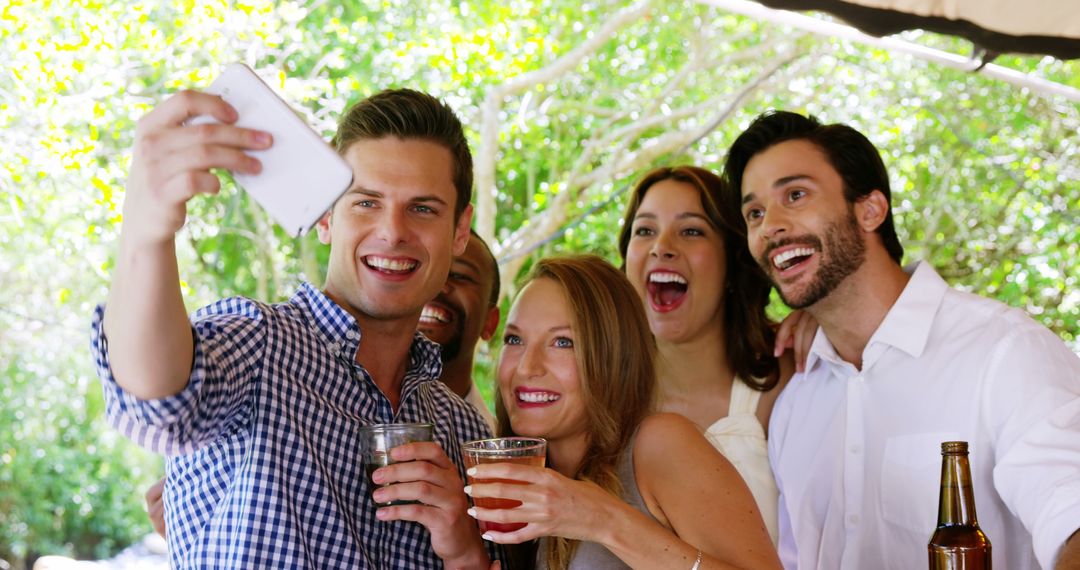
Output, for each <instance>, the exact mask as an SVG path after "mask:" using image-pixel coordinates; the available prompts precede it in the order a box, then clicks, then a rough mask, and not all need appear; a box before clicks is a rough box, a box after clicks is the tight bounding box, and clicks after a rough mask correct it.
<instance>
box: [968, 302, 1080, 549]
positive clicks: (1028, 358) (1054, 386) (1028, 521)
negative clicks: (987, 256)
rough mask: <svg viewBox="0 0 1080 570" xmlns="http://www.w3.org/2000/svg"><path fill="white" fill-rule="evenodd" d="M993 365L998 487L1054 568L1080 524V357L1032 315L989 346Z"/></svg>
mask: <svg viewBox="0 0 1080 570" xmlns="http://www.w3.org/2000/svg"><path fill="white" fill-rule="evenodd" d="M1025 320H1027V319H1025ZM987 371H988V383H987V390H986V394H985V395H984V397H986V398H988V400H989V401H988V402H986V403H985V404H986V407H985V409H987V410H988V411H989V412H988V414H987V418H986V419H987V421H988V422H991V424H992V427H991V430H992V432H993V433H994V435H995V459H996V462H995V466H994V486H995V488H996V489H997V491H998V494H999V495H1000V496H1001V498H1002V499H1003V500H1004V502H1005V504H1006V505H1007V506H1008V507H1009V509H1010V510H1011V511H1012V512H1013V513H1014V514H1015V515H1016V516H1017V517H1018V518H1019V519H1020V521H1021V522H1022V523H1023V524H1024V526H1025V527H1026V528H1027V529H1028V531H1030V532H1031V535H1032V539H1033V549H1034V551H1035V556H1036V558H1038V560H1039V564H1040V565H1041V566H1042V567H1043V568H1053V567H1054V561H1055V560H1056V558H1057V556H1058V553H1059V552H1060V550H1061V547H1062V545H1064V543H1065V541H1066V540H1067V539H1068V538H1069V536H1071V535H1072V534H1073V533H1074V532H1076V530H1077V528H1078V527H1080V358H1078V357H1077V355H1076V354H1074V353H1073V352H1072V351H1070V350H1069V349H1068V348H1067V347H1066V346H1065V344H1064V343H1063V342H1062V341H1061V339H1059V338H1058V337H1057V336H1055V335H1054V334H1053V333H1051V332H1050V331H1049V330H1047V329H1045V328H1044V327H1042V326H1040V325H1038V324H1036V323H1034V322H1032V321H1028V322H1025V323H1022V324H1020V325H1019V326H1016V327H1013V329H1012V332H1011V333H1010V334H1009V335H1008V336H1006V337H1005V338H1004V339H1002V340H1001V341H1000V343H999V345H998V347H997V349H996V350H994V351H992V352H991V353H990V359H989V363H988V368H987Z"/></svg>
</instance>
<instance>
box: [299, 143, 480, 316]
mask: <svg viewBox="0 0 1080 570" xmlns="http://www.w3.org/2000/svg"><path fill="white" fill-rule="evenodd" d="M344 158H345V160H346V161H347V162H348V163H349V164H350V165H351V166H352V168H353V185H352V187H351V188H350V189H349V191H348V192H347V193H346V194H345V195H344V196H342V197H341V198H340V199H339V200H338V201H337V203H336V204H334V208H333V210H331V212H330V214H329V215H328V216H327V217H326V218H324V219H323V220H322V221H320V222H319V225H318V231H319V239H320V240H321V241H322V242H323V243H327V244H330V263H329V266H328V268H327V277H326V287H325V289H326V293H327V295H328V296H329V297H330V298H332V299H334V301H335V302H337V303H338V304H339V305H341V306H342V307H344V308H345V309H346V310H348V311H349V312H350V313H352V314H353V315H354V316H356V317H357V318H358V319H361V320H362V319H365V318H370V319H375V320H379V321H392V320H397V319H406V320H413V321H412V322H413V323H415V319H416V318H417V317H418V316H419V314H420V310H421V308H422V307H423V306H424V304H425V303H426V302H427V301H428V300H430V299H432V298H433V297H435V295H436V294H437V293H438V292H439V289H440V288H442V287H443V285H444V284H445V283H446V278H447V273H448V270H449V267H450V263H451V258H452V257H453V255H455V254H460V253H461V252H462V251H463V250H464V249H465V244H466V241H467V240H468V237H469V230H468V227H469V221H470V219H471V209H466V211H465V213H464V214H462V216H461V217H460V218H459V219H455V215H454V202H455V200H456V198H457V191H456V190H455V188H454V183H453V170H452V165H451V156H450V152H449V151H448V150H447V149H446V148H445V147H443V146H441V145H439V144H436V143H432V142H428V141H426V140H420V139H399V138H395V137H384V138H379V139H360V140H358V141H356V142H354V143H352V144H351V145H350V146H349V147H348V149H347V150H346V152H345V155H344Z"/></svg>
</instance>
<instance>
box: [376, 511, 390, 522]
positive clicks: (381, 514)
mask: <svg viewBox="0 0 1080 570" xmlns="http://www.w3.org/2000/svg"><path fill="white" fill-rule="evenodd" d="M389 516H390V513H387V512H386V509H377V510H376V511H375V518H377V519H379V520H381V521H384V520H386V519H387V517H389Z"/></svg>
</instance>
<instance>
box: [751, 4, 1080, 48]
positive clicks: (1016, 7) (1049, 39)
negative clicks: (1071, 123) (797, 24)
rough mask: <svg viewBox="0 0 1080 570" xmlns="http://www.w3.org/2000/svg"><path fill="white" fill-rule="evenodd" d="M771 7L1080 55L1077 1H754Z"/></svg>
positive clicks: (885, 31) (875, 28) (884, 31)
mask: <svg viewBox="0 0 1080 570" xmlns="http://www.w3.org/2000/svg"><path fill="white" fill-rule="evenodd" d="M757 1H758V2H760V3H761V4H764V5H766V6H769V7H772V8H781V9H785V10H820V11H823V12H829V13H831V14H833V15H834V16H836V17H838V18H840V19H842V20H844V21H846V22H848V23H849V24H851V25H852V26H854V27H856V28H858V29H860V30H862V31H863V32H865V33H867V34H870V35H874V36H879V37H880V36H887V35H890V34H895V33H897V32H901V31H904V30H911V29H923V30H929V31H933V32H939V33H944V34H951V35H956V36H961V37H964V38H967V39H969V40H971V41H972V42H973V43H975V44H976V45H977V46H979V47H980V48H982V49H983V50H985V51H986V52H987V53H988V54H989V55H990V56H991V57H989V58H987V59H992V56H993V55H994V54H996V53H1029V54H1045V55H1052V56H1054V57H1057V58H1060V59H1075V58H1080V1H1078V0H1023V1H1016V0H757Z"/></svg>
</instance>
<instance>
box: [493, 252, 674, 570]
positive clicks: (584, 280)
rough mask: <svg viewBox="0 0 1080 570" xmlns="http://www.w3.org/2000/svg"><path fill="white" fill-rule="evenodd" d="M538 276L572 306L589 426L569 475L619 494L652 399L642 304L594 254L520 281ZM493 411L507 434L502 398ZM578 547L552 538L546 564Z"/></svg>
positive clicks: (650, 350)
mask: <svg viewBox="0 0 1080 570" xmlns="http://www.w3.org/2000/svg"><path fill="white" fill-rule="evenodd" d="M539 279H550V280H552V281H554V282H555V283H557V284H558V285H559V287H561V288H562V291H563V294H564V295H565V297H566V302H567V303H568V304H569V306H570V314H571V323H570V328H571V330H572V331H573V335H574V356H575V358H576V360H577V369H578V378H579V379H580V381H581V396H582V399H583V400H584V402H583V403H584V405H585V413H586V422H587V425H588V428H587V429H588V448H587V449H586V451H585V456H584V460H583V461H582V464H581V467H580V468H578V470H577V472H576V473H574V478H575V479H578V480H582V481H592V482H593V483H595V484H597V485H599V486H600V487H601V488H602V489H604V490H605V491H607V492H609V493H612V494H613V495H615V496H617V497H621V496H622V495H621V493H622V485H621V484H620V483H619V476H618V465H619V460H620V458H621V456H622V453H623V452H624V451H625V450H626V448H627V447H628V446H629V445H631V440H632V438H633V436H634V433H635V432H636V431H637V428H638V425H640V424H641V421H642V420H643V419H644V418H645V416H646V415H648V414H649V413H650V412H651V411H652V409H653V403H654V402H653V398H654V392H655V386H656V370H655V365H654V359H655V355H656V341H655V340H654V339H653V336H652V333H651V331H650V330H649V322H648V321H647V320H646V319H645V308H644V307H643V306H642V303H641V298H640V297H639V296H638V294H637V292H636V291H635V290H634V287H633V286H632V285H631V284H630V281H629V280H627V278H626V276H625V275H624V274H623V273H622V272H621V271H619V270H618V269H617V268H615V266H613V265H611V264H610V263H608V262H607V261H605V260H604V259H602V258H600V257H598V256H595V255H571V256H559V257H549V258H546V259H542V260H540V261H539V262H537V264H536V265H535V266H534V267H533V269H532V272H531V273H530V274H529V276H528V277H527V278H526V280H525V282H524V283H523V284H522V285H523V287H524V285H525V284H527V283H529V282H532V281H536V280H539ZM495 408H496V415H497V417H498V420H499V432H500V433H501V434H503V435H511V434H513V430H512V427H511V426H510V423H509V418H508V416H507V413H506V408H505V406H504V405H503V403H502V399H501V398H496V406H495ZM577 546H578V541H574V540H568V539H565V538H561V537H551V539H550V540H549V542H548V549H547V552H545V553H544V554H543V555H544V556H545V557H546V558H547V562H548V567H550V568H566V566H567V564H569V562H570V560H571V558H573V554H574V551H575V550H576V549H577Z"/></svg>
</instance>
